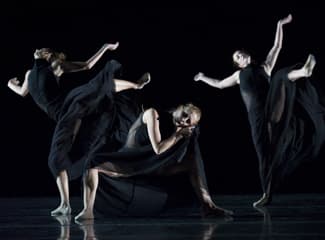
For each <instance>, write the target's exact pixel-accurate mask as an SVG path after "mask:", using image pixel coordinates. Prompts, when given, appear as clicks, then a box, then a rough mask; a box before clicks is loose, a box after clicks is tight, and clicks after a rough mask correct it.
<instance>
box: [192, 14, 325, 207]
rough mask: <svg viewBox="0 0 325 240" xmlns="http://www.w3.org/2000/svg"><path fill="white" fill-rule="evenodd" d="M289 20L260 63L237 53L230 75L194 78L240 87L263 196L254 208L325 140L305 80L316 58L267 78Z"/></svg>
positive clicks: (312, 92) (280, 26)
mask: <svg viewBox="0 0 325 240" xmlns="http://www.w3.org/2000/svg"><path fill="white" fill-rule="evenodd" d="M291 20H292V16H291V15H288V16H287V17H286V18H284V19H281V20H279V21H278V23H277V29H276V35H275V41H274V46H273V47H272V49H271V50H270V52H269V53H268V55H267V57H266V59H265V61H264V62H263V63H262V64H260V65H257V64H255V63H253V61H252V59H251V56H250V55H249V54H248V53H247V52H245V51H241V50H238V51H236V52H235V53H234V54H233V61H234V63H235V64H236V65H237V66H238V67H239V68H240V70H238V71H236V72H235V73H233V74H232V75H231V76H229V77H227V78H225V79H222V80H217V79H214V78H210V77H207V76H205V75H204V74H203V73H198V74H197V75H196V76H195V77H194V80H195V81H203V82H205V83H207V84H208V85H210V86H212V87H215V88H219V89H223V88H227V87H232V86H235V85H237V84H239V85H240V93H241V96H242V99H243V101H244V104H245V106H246V109H247V113H248V119H249V123H250V127H251V134H252V138H253V142H254V145H255V149H256V152H257V156H258V160H259V173H260V178H261V185H262V188H263V192H264V194H263V196H262V198H261V199H260V200H258V201H257V202H255V203H254V206H261V205H266V204H268V203H270V202H271V197H272V196H271V194H272V192H273V190H274V187H275V186H276V185H277V184H278V183H279V182H280V180H281V179H282V178H283V177H284V176H285V175H287V174H289V173H290V172H291V171H292V170H293V169H294V168H295V167H296V166H297V165H298V164H299V162H301V160H304V159H308V158H312V157H314V156H316V155H317V153H318V152H319V150H320V148H321V146H322V143H323V141H324V137H325V136H324V135H325V133H324V108H323V107H322V106H321V104H320V103H319V101H318V95H317V92H316V91H315V89H314V87H313V86H312V85H311V83H310V81H308V79H306V78H309V77H310V76H311V75H312V72H313V69H314V67H315V64H316V60H315V57H314V56H313V55H311V54H310V55H309V56H308V58H307V60H306V62H305V64H304V65H302V64H301V65H299V64H296V65H294V66H292V67H287V68H283V69H281V70H279V71H277V72H275V73H274V74H271V72H272V70H273V68H274V65H275V63H276V60H277V58H278V54H279V52H280V49H281V47H282V38H283V25H285V24H287V23H289V22H291ZM307 126H308V127H307Z"/></svg>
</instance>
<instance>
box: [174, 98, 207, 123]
mask: <svg viewBox="0 0 325 240" xmlns="http://www.w3.org/2000/svg"><path fill="white" fill-rule="evenodd" d="M184 113H185V114H187V115H192V114H194V115H195V117H196V121H197V122H199V121H200V119H201V116H202V111H201V109H200V108H199V107H197V106H195V105H194V104H192V103H186V104H181V105H179V106H178V107H177V108H176V109H174V111H173V112H172V115H173V120H174V123H177V122H178V121H179V120H180V119H181V118H182V117H183V114H184Z"/></svg>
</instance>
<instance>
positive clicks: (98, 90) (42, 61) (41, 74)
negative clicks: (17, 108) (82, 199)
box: [8, 43, 150, 215]
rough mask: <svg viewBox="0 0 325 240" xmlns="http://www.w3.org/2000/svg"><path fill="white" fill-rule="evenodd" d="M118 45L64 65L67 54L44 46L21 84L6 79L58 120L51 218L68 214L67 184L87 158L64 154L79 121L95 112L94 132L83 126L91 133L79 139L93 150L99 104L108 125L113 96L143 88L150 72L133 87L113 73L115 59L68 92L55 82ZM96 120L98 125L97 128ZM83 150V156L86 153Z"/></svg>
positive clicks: (52, 164) (53, 150) (79, 172)
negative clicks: (57, 197)
mask: <svg viewBox="0 0 325 240" xmlns="http://www.w3.org/2000/svg"><path fill="white" fill-rule="evenodd" d="M117 47H118V43H117V44H105V45H104V46H103V47H102V48H101V49H100V50H99V51H98V52H97V53H96V54H95V55H94V56H93V57H92V58H90V59H89V60H88V61H86V62H70V61H66V60H65V55H64V54H62V53H56V52H53V51H52V50H51V49H47V48H43V49H39V50H36V51H35V53H34V58H35V63H34V66H33V68H32V69H31V70H28V71H27V72H26V75H25V80H24V81H23V83H22V85H20V83H19V81H18V80H17V78H13V79H10V80H9V82H8V87H9V88H10V89H12V90H13V91H14V92H16V93H17V94H19V95H21V96H26V95H27V94H28V93H30V94H31V96H32V97H33V99H34V101H35V103H36V104H37V105H38V106H39V107H40V108H41V109H42V110H43V111H45V112H46V113H47V114H48V116H49V117H50V118H51V119H53V120H55V121H56V122H57V125H56V128H55V132H54V135H53V139H52V146H51V151H50V156H49V167H50V170H51V172H52V174H53V175H54V177H55V179H56V183H57V186H58V189H59V192H60V197H61V203H60V205H59V207H58V208H57V209H55V210H54V211H52V212H51V214H52V215H65V214H70V212H71V208H70V201H69V186H68V181H69V179H74V178H77V177H79V176H81V175H82V173H83V168H84V165H85V164H84V163H83V162H80V161H84V160H85V158H80V159H75V161H72V159H70V158H69V156H68V154H69V152H70V150H71V147H72V143H73V141H74V140H75V135H76V134H77V132H78V129H79V127H80V123H81V120H82V119H85V118H87V117H89V116H91V115H93V114H95V115H96V117H94V119H93V120H92V121H93V122H92V124H91V126H92V127H93V129H89V126H83V127H84V128H88V129H87V130H88V131H89V136H87V134H84V135H86V138H87V139H83V141H88V143H87V144H83V145H87V146H92V145H93V143H94V142H96V134H97V133H98V132H101V128H102V126H101V125H100V124H99V123H100V122H101V121H103V120H102V118H101V114H100V113H99V110H100V109H103V108H101V106H102V105H104V106H105V112H106V115H105V118H106V119H105V122H107V120H108V118H107V111H108V110H109V109H110V104H111V98H112V96H113V94H114V93H116V92H120V91H123V90H128V89H142V87H143V86H144V85H145V84H147V83H148V82H149V81H150V74H148V73H146V74H144V75H143V77H142V78H140V80H139V81H138V82H136V83H133V82H130V81H126V80H121V79H115V78H114V73H115V71H117V70H118V69H119V68H120V64H119V63H118V62H117V61H115V60H110V61H108V62H107V63H106V65H105V66H104V68H103V69H102V70H101V71H100V72H99V73H98V74H97V75H96V76H95V77H94V78H93V79H91V80H90V81H89V82H88V83H86V84H84V85H81V86H78V87H76V88H74V89H72V90H71V91H69V92H67V91H66V90H65V89H62V88H61V87H60V81H59V80H60V78H61V77H62V76H64V73H68V72H77V71H81V70H86V69H90V68H92V66H93V65H94V64H95V63H96V62H97V61H98V60H99V58H100V57H101V56H102V55H103V54H104V52H105V51H107V50H115V49H116V48H117ZM97 121H98V124H96V123H97ZM106 125H107V124H106V123H105V126H106ZM88 150H89V149H87V151H88ZM82 151H85V150H82ZM87 151H85V152H84V154H85V155H86V154H87Z"/></svg>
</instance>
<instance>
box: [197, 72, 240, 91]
mask: <svg viewBox="0 0 325 240" xmlns="http://www.w3.org/2000/svg"><path fill="white" fill-rule="evenodd" d="M239 73H240V71H239V70H238V71H236V72H234V73H233V74H232V75H230V76H229V77H226V78H224V79H222V80H218V79H215V78H210V77H207V76H205V75H204V74H203V73H201V72H200V73H198V74H196V75H195V76H194V81H202V82H205V83H206V84H208V85H210V86H212V87H215V88H219V89H223V88H228V87H232V86H235V85H237V84H239Z"/></svg>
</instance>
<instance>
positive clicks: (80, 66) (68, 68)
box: [61, 42, 119, 72]
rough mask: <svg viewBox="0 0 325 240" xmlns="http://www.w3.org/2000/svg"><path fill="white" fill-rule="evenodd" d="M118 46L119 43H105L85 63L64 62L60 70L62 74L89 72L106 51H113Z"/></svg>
mask: <svg viewBox="0 0 325 240" xmlns="http://www.w3.org/2000/svg"><path fill="white" fill-rule="evenodd" d="M118 46H119V42H116V43H115V44H109V43H106V44H104V45H103V46H102V47H101V49H99V50H98V51H97V52H96V53H95V54H94V55H93V56H92V57H91V58H89V59H88V60H87V61H86V62H76V61H73V62H70V61H65V62H63V63H62V65H61V68H62V70H63V72H79V71H83V70H89V69H91V68H92V67H93V66H94V65H95V64H96V63H97V62H98V60H99V59H100V58H101V57H102V56H103V55H104V53H105V52H106V51H107V50H110V51H114V50H115V49H116V48H117V47H118Z"/></svg>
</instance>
